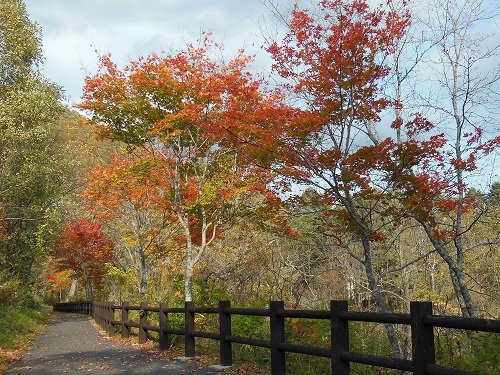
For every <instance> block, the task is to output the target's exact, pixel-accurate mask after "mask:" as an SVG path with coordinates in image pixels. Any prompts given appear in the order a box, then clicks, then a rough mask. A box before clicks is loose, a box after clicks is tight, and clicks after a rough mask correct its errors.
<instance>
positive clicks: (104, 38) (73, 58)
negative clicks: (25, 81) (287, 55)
mask: <svg viewBox="0 0 500 375" xmlns="http://www.w3.org/2000/svg"><path fill="white" fill-rule="evenodd" d="M25 3H26V8H27V11H28V14H29V16H30V19H31V20H32V21H35V22H37V23H38V24H39V26H40V27H41V29H42V36H43V49H44V57H45V63H44V67H43V74H44V75H45V76H46V77H47V78H48V79H49V80H51V81H53V82H55V83H57V84H59V85H60V86H62V87H63V89H64V91H65V94H66V102H67V104H69V105H71V104H73V103H77V102H79V100H80V97H81V94H82V87H83V80H84V77H85V74H87V73H93V72H95V71H96V68H97V60H98V59H97V57H98V54H106V53H111V55H112V57H113V59H114V60H115V61H117V62H118V64H119V65H125V64H126V63H127V62H128V61H130V60H134V59H136V58H138V57H139V56H142V55H146V54H150V53H152V52H162V51H167V52H169V51H174V50H178V49H180V48H183V47H184V46H185V45H186V44H187V43H189V42H195V41H196V39H197V38H198V37H199V36H200V34H201V32H202V31H211V32H212V33H213V37H214V40H216V41H218V42H223V44H224V46H225V48H226V53H228V54H229V55H230V56H234V55H235V54H236V51H237V49H238V48H245V50H246V51H247V53H249V54H255V55H256V61H255V64H254V66H255V68H256V69H260V71H262V70H265V69H266V66H268V65H269V57H268V56H267V54H266V53H265V51H263V50H262V49H261V46H262V44H263V39H262V32H261V31H260V26H262V24H263V22H264V17H266V15H267V16H269V12H268V10H267V9H266V7H265V6H264V5H263V3H262V1H260V0H147V1H146V0H84V1H75V0H25Z"/></svg>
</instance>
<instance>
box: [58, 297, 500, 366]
mask: <svg viewBox="0 0 500 375" xmlns="http://www.w3.org/2000/svg"><path fill="white" fill-rule="evenodd" d="M58 305H65V306H66V305H67V304H58ZM54 309H55V307H54ZM91 310H92V311H93V317H94V319H95V321H96V322H97V323H98V324H99V325H100V326H101V327H102V328H103V329H104V330H105V331H106V332H107V333H108V334H110V335H114V334H115V333H116V328H119V330H120V331H121V336H122V337H123V338H127V337H129V336H130V329H131V328H138V329H139V335H138V336H139V343H144V342H146V340H147V332H148V331H155V332H158V333H159V347H160V350H165V349H167V348H168V347H169V345H170V335H182V336H184V350H185V355H186V356H187V357H193V356H194V355H195V338H196V337H201V338H208V339H213V340H218V341H219V345H220V349H219V358H220V364H221V365H223V366H231V365H232V363H233V352H232V344H233V343H237V344H245V345H251V346H257V347H262V348H268V349H270V351H271V373H272V374H273V375H282V374H286V353H289V352H290V353H301V354H307V355H314V356H319V357H326V358H330V360H331V373H332V374H335V375H348V374H349V371H350V370H349V367H350V366H349V364H350V363H351V362H355V363H362V364H367V365H372V366H379V367H384V368H391V369H397V370H402V371H410V372H413V373H414V374H416V375H429V374H454V375H473V374H474V373H471V372H467V371H463V370H458V369H453V368H449V367H444V366H438V365H436V363H435V348H434V327H443V328H455V329H465V330H473V331H483V332H494V333H500V321H499V320H494V319H475V318H460V317H451V316H440V315H433V314H432V303H431V302H411V303H410V314H387V313H372V312H354V311H348V305H347V301H331V302H330V309H329V310H286V309H285V307H284V303H283V302H282V301H271V302H270V304H269V309H253V308H235V307H231V304H230V302H229V301H220V302H219V306H218V307H195V306H194V304H193V303H192V302H186V303H185V305H184V307H183V308H179V307H175V308H172V307H168V306H167V305H166V304H160V305H159V306H146V305H145V304H144V303H142V304H141V305H130V304H129V302H123V303H122V304H121V305H117V304H113V303H110V302H103V303H93V308H92V309H91ZM58 311H73V310H71V308H68V310H58ZM115 311H119V312H120V319H119V320H116V319H115ZM129 311H139V316H140V318H139V321H137V322H132V321H130V320H129ZM149 312H154V313H158V314H159V326H152V325H150V324H149V322H148V313H149ZM169 314H183V316H184V328H183V329H178V328H170V327H169ZM195 314H216V315H218V318H219V332H204V331H203V332H202V331H196V330H195ZM233 315H248V316H262V317H267V318H268V319H269V320H270V340H261V339H255V338H251V337H242V336H235V335H233V334H232V333H231V316H233ZM286 318H299V319H300V318H304V319H323V320H329V321H330V324H331V339H330V341H331V344H330V347H329V348H319V347H313V346H306V345H299V344H291V343H287V342H286V332H285V319H286ZM349 321H362V322H372V323H383V324H391V323H392V324H405V325H410V327H411V339H412V359H411V360H407V359H398V358H387V357H381V356H375V355H369V354H363V353H356V352H351V351H350V349H349Z"/></svg>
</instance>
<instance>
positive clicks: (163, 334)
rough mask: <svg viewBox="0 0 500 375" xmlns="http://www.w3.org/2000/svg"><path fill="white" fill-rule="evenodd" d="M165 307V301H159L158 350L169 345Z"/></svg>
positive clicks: (164, 348)
mask: <svg viewBox="0 0 500 375" xmlns="http://www.w3.org/2000/svg"><path fill="white" fill-rule="evenodd" d="M166 309H167V304H166V303H160V310H159V314H160V344H159V346H160V350H166V349H168V348H169V346H170V340H169V337H168V333H167V329H168V313H167V312H166V311H165V310H166Z"/></svg>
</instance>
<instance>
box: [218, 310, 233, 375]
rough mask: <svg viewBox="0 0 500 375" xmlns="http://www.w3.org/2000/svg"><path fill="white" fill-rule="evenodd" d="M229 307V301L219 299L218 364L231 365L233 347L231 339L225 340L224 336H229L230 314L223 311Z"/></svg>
mask: <svg viewBox="0 0 500 375" xmlns="http://www.w3.org/2000/svg"><path fill="white" fill-rule="evenodd" d="M230 307H231V302H229V301H219V335H220V340H219V344H220V353H219V355H220V364H221V365H222V366H232V365H233V348H232V345H231V341H227V340H226V336H231V314H227V313H226V312H224V310H225V309H229V308H230Z"/></svg>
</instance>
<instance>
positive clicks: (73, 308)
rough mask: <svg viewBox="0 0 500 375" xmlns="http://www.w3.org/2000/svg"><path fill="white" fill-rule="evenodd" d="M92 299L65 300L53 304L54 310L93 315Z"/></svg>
mask: <svg viewBox="0 0 500 375" xmlns="http://www.w3.org/2000/svg"><path fill="white" fill-rule="evenodd" d="M92 306H93V303H92V301H79V302H63V303H56V304H55V305H54V306H53V310H54V311H59V312H70V313H76V314H86V315H92Z"/></svg>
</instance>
